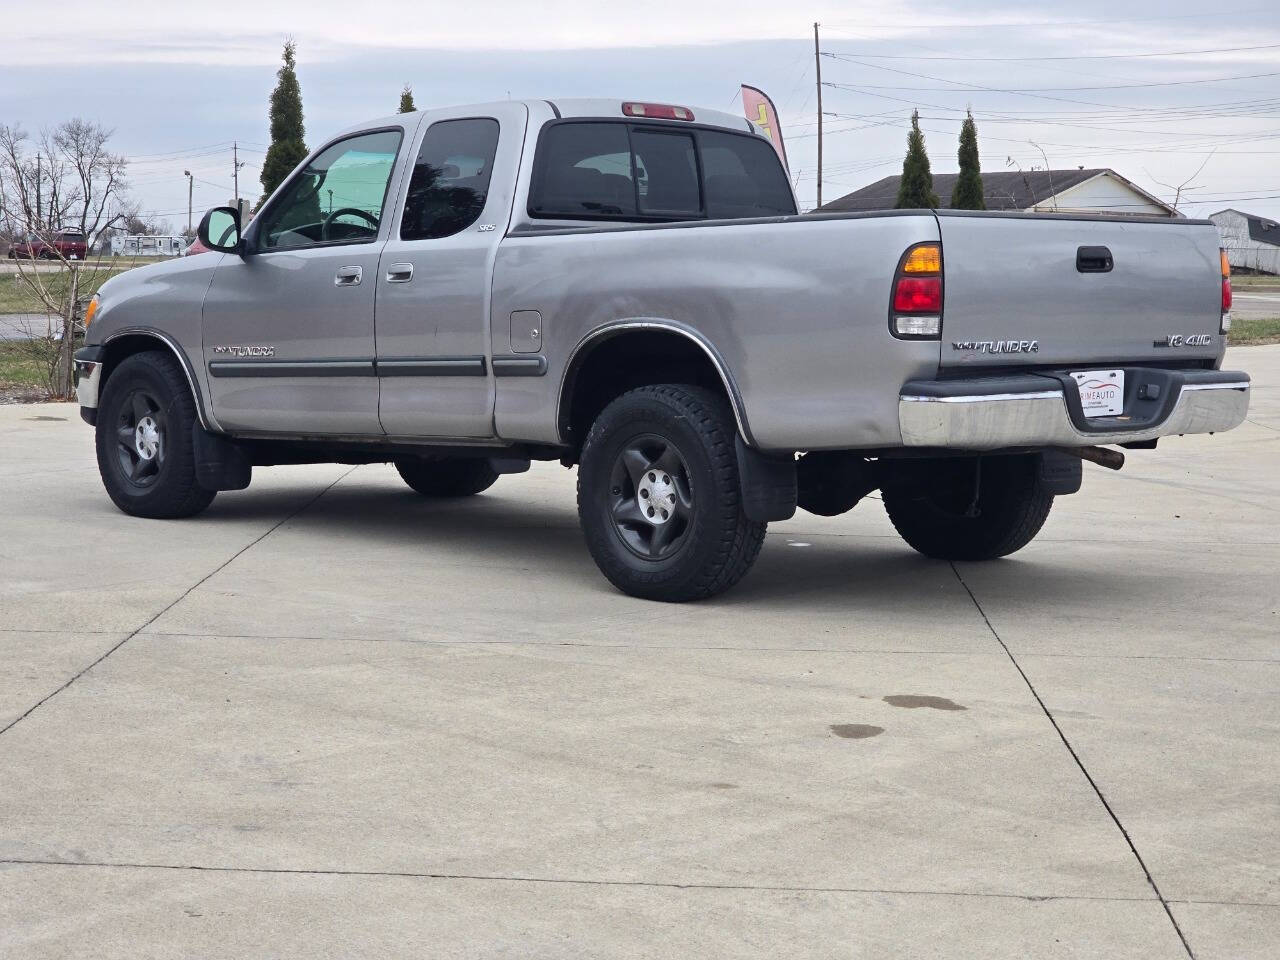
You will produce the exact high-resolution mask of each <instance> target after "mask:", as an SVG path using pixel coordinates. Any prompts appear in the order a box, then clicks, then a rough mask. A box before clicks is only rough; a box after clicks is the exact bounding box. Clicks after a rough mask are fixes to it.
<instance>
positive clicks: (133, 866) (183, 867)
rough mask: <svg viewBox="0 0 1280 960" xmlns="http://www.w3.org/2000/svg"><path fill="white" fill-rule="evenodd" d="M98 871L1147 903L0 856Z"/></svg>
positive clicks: (3, 862)
mask: <svg viewBox="0 0 1280 960" xmlns="http://www.w3.org/2000/svg"><path fill="white" fill-rule="evenodd" d="M4 866H15V867H23V866H26V867H97V868H101V869H115V870H174V871H190V872H193V873H249V874H261V875H267V876H282V875H283V876H317V877H387V878H393V879H396V878H398V879H408V880H460V881H468V880H470V881H476V882H488V883H540V884H560V885H565V886H585V887H631V888H641V889H659V890H736V891H748V892H750V891H754V892H760V893H851V894H894V895H899V896H919V897H977V898H984V899H991V900H1022V901H1025V902H1028V903H1046V902H1050V901H1054V900H1070V901H1089V902H1108V903H1115V902H1124V903H1150V902H1151V901H1150V899H1148V898H1145V897H1102V896H1082V895H1079V894H1031V893H997V892H987V891H981V890H928V889H913V888H898V887H835V886H802V885H788V884H766V883H759V884H757V883H697V882H692V883H680V882H678V881H674V880H671V881H664V880H607V879H587V878H584V877H538V876H521V875H518V874H504V873H496V874H487V873H436V872H432V871H426V870H344V869H339V868H328V869H326V868H305V867H231V866H217V865H208V864H180V863H135V862H130V861H106V860H53V859H36V858H17V857H12V858H2V859H0V867H4Z"/></svg>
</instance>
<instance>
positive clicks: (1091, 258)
mask: <svg viewBox="0 0 1280 960" xmlns="http://www.w3.org/2000/svg"><path fill="white" fill-rule="evenodd" d="M1114 266H1115V261H1114V260H1113V259H1112V258H1111V251H1110V250H1108V249H1107V248H1106V247H1077V248H1076V269H1077V270H1079V271H1080V272H1081V273H1110V272H1111V268H1112V267H1114Z"/></svg>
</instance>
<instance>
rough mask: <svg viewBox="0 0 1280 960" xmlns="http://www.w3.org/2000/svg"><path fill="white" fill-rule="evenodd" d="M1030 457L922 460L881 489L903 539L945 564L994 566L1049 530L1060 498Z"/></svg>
mask: <svg viewBox="0 0 1280 960" xmlns="http://www.w3.org/2000/svg"><path fill="white" fill-rule="evenodd" d="M1038 460H1039V458H1038V457H1036V456H1035V455H1034V454H1032V455H1028V456H999V457H957V458H954V459H946V460H936V461H929V462H927V463H925V462H921V463H920V464H917V465H916V466H915V468H914V469H913V470H912V475H910V476H908V477H907V478H906V479H905V480H904V481H903V482H901V483H895V484H893V485H890V486H886V487H885V488H883V489H882V490H881V496H882V498H883V500H884V508H885V511H886V512H887V513H888V514H889V519H890V520H891V521H893V526H894V528H895V529H897V531H898V533H899V534H901V536H902V539H903V540H905V541H907V543H909V544H910V545H911V546H912V547H914V548H915V549H916V550H918V551H919V552H920V553H923V554H924V555H925V556H926V557H935V558H937V559H939V560H994V559H995V558H996V557H1004V556H1007V555H1009V554H1011V553H1013V552H1015V551H1017V550H1021V549H1022V548H1023V547H1025V546H1026V545H1027V544H1028V543H1030V542H1031V541H1032V539H1034V537H1035V535H1036V534H1037V533H1039V532H1040V528H1041V527H1043V526H1044V522H1045V520H1046V519H1047V518H1048V516H1049V509H1050V507H1052V506H1053V494H1051V493H1048V492H1046V491H1045V490H1044V488H1043V486H1042V485H1041V483H1040V479H1039V470H1038Z"/></svg>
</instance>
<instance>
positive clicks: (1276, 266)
mask: <svg viewBox="0 0 1280 960" xmlns="http://www.w3.org/2000/svg"><path fill="white" fill-rule="evenodd" d="M1209 219H1210V220H1212V221H1213V222H1214V223H1216V224H1217V225H1218V233H1220V234H1222V245H1223V246H1224V247H1225V248H1226V250H1227V260H1228V262H1229V263H1230V264H1231V269H1232V270H1255V271H1257V272H1259V273H1280V223H1276V222H1275V221H1274V220H1268V219H1267V218H1266V217H1259V216H1257V215H1256V214H1252V213H1242V212H1241V211H1239V210H1232V209H1230V208H1228V209H1226V210H1219V211H1218V212H1217V213H1211V214H1209Z"/></svg>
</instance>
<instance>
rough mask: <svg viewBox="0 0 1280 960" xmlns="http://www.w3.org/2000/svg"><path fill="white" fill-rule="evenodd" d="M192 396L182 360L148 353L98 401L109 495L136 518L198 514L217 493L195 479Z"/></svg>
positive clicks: (128, 363) (128, 364) (114, 378)
mask: <svg viewBox="0 0 1280 960" xmlns="http://www.w3.org/2000/svg"><path fill="white" fill-rule="evenodd" d="M195 423H196V405H195V398H194V397H192V395H191V390H190V388H189V387H188V386H187V381H186V378H185V377H184V376H183V375H182V370H181V369H180V368H179V367H178V364H177V361H176V360H174V359H173V357H171V356H169V355H168V354H165V353H159V352H154V351H148V352H146V353H136V354H134V355H133V356H131V357H128V358H126V359H125V360H124V361H123V362H122V363H121V364H120V366H118V367H117V368H116V369H115V370H114V371H113V372H112V373H111V376H110V377H108V378H107V383H106V386H105V387H104V388H103V391H102V403H101V404H100V406H99V407H98V422H97V427H96V431H95V432H96V445H97V451H98V472H99V473H101V474H102V484H103V486H104V487H106V488H107V495H108V496H109V497H111V500H112V502H113V503H115V505H116V506H117V507H119V508H120V509H121V510H123V511H124V512H125V513H127V514H130V515H131V516H135V517H151V518H153V519H164V520H170V519H176V518H178V517H189V516H192V515H193V514H197V513H199V512H200V511H201V510H203V509H204V508H205V507H207V506H209V504H210V503H212V502H213V498H214V497H215V496H216V495H217V494H216V493H215V492H214V491H212V490H206V489H204V488H203V487H201V486H200V485H199V484H198V483H197V482H196V463H195V452H194V449H193V441H192V432H193V427H194V425H195Z"/></svg>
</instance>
